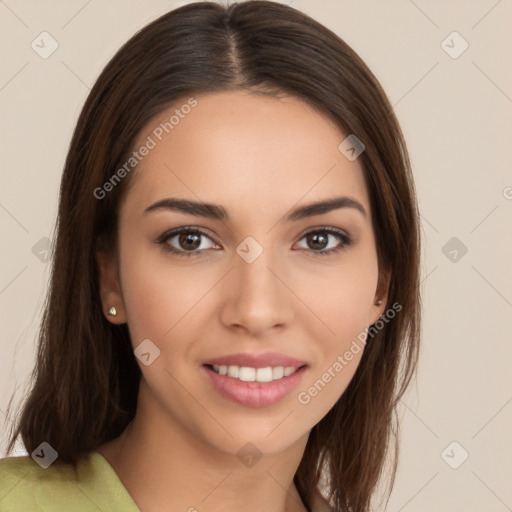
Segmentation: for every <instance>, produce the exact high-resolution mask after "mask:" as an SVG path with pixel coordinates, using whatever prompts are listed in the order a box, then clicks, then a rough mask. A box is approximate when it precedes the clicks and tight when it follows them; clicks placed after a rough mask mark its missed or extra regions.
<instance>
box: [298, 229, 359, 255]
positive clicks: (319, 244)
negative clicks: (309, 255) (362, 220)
mask: <svg viewBox="0 0 512 512" xmlns="http://www.w3.org/2000/svg"><path fill="white" fill-rule="evenodd" d="M330 239H334V240H336V239H337V240H338V244H337V245H331V247H329V243H330ZM301 240H305V242H306V247H304V246H302V247H301V249H309V250H310V251H309V252H313V254H314V255H315V256H316V255H318V256H326V255H329V254H334V253H336V252H338V251H340V250H343V249H347V248H348V247H349V246H350V245H351V243H352V238H350V236H349V235H347V234H346V233H344V232H343V231H341V230H338V229H336V228H321V229H315V230H314V231H309V232H308V233H306V234H305V235H304V236H303V237H302V239H301Z"/></svg>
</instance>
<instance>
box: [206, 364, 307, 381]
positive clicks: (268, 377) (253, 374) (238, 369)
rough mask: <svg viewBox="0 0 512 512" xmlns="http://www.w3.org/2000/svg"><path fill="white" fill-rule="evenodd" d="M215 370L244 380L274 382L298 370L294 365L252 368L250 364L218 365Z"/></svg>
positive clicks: (214, 366)
mask: <svg viewBox="0 0 512 512" xmlns="http://www.w3.org/2000/svg"><path fill="white" fill-rule="evenodd" d="M213 370H214V371H215V372H216V373H219V374H220V375H227V376H228V377H232V378H234V379H238V380H241V381H243V382H272V381H273V380H279V379H282V378H283V377H288V376H289V375H291V374H292V373H295V372H296V371H297V368H295V367H294V366H286V367H284V366H274V367H271V366H267V367H266V368H252V367H250V366H235V365H231V366H222V365H221V366H217V365H215V364H214V365H213Z"/></svg>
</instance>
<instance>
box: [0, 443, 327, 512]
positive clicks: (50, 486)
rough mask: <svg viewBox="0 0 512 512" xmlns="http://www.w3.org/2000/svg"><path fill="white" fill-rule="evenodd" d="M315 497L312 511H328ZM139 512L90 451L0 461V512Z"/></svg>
mask: <svg viewBox="0 0 512 512" xmlns="http://www.w3.org/2000/svg"><path fill="white" fill-rule="evenodd" d="M330 510H331V509H330V508H329V507H328V505H327V502H326V501H324V500H323V498H321V497H320V495H318V496H316V497H315V503H314V507H313V512H324V511H326V512H327V511H329V512H330ZM43 511H44V512H90V511H102V512H140V510H139V508H138V507H137V505H136V504H135V502H134V501H133V499H132V497H131V496H130V494H129V493H128V491H127V490H126V488H125V487H124V485H123V484H122V483H121V480H119V477H118V476H117V474H116V472H115V471H114V469H113V468H112V466H111V465H110V464H109V463H108V462H107V460H106V459H105V458H104V457H103V456H102V455H101V454H99V453H98V452H91V453H90V454H89V456H88V457H84V458H83V459H81V460H80V461H79V462H78V464H77V473H76V474H75V472H74V470H73V466H71V465H70V464H65V465H64V464H52V465H51V466H49V467H48V468H47V469H43V468H42V467H41V466H39V464H38V463H36V462H35V461H34V460H33V459H32V458H31V457H28V456H25V457H8V458H6V459H0V512H43Z"/></svg>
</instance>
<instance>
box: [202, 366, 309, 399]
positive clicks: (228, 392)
mask: <svg viewBox="0 0 512 512" xmlns="http://www.w3.org/2000/svg"><path fill="white" fill-rule="evenodd" d="M307 369H308V365H306V364H304V365H302V366H299V367H293V366H289V367H284V366H268V367H265V368H254V367H250V366H236V365H230V366H227V365H213V364H204V365H203V366H202V367H201V370H202V372H203V374H205V376H206V377H207V379H208V381H209V383H210V384H212V385H213V388H214V389H215V390H216V391H217V392H218V393H219V394H220V395H221V396H223V397H224V398H226V399H228V400H229V401H231V402H234V403H237V404H240V405H245V406H247V407H256V408H259V407H266V406H269V405H273V404H275V403H277V402H279V401H281V400H282V399H283V398H285V397H286V396H288V395H289V394H290V393H291V392H292V391H293V390H294V389H295V388H296V387H297V386H298V385H299V384H300V382H301V381H302V378H303V376H304V373H305V372H306V371H307Z"/></svg>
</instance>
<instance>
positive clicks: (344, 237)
mask: <svg viewBox="0 0 512 512" xmlns="http://www.w3.org/2000/svg"><path fill="white" fill-rule="evenodd" d="M183 232H185V233H187V232H193V233H197V234H200V235H201V236H204V237H206V238H208V239H210V240H211V241H212V242H213V243H214V244H215V245H221V244H219V243H217V242H216V241H215V240H214V239H213V238H212V237H211V236H210V234H208V233H207V232H206V230H205V229H203V228H200V227H198V226H190V225H188V226H180V227H177V228H173V229H170V230H167V231H165V232H164V233H163V234H162V235H160V236H159V237H158V238H157V240H156V242H155V243H157V244H160V245H162V246H164V245H165V244H166V242H167V241H168V240H170V239H171V238H174V237H175V236H178V235H180V234H182V233H183ZM317 232H325V233H328V234H331V235H333V236H337V237H338V239H339V240H340V242H341V246H337V247H335V248H331V249H322V250H320V251H314V250H312V249H304V248H300V249H299V250H301V251H306V252H309V253H312V254H313V255H319V256H325V255H329V254H334V253H336V252H338V251H340V250H346V249H347V248H348V247H349V246H350V245H352V244H353V243H354V242H355V239H354V238H353V237H352V236H351V235H349V234H348V233H347V232H346V231H345V230H343V229H340V228H337V227H335V226H314V227H309V228H307V229H305V230H304V231H303V232H302V233H301V234H300V235H298V241H299V242H300V241H301V240H302V239H303V238H304V237H305V236H307V235H309V234H314V233H317ZM165 250H167V251H168V252H171V253H174V254H176V255H178V256H188V257H195V256H200V255H201V254H203V253H204V252H207V250H206V249H199V250H194V251H185V250H180V249H176V248H175V247H172V246H170V245H169V246H168V247H166V248H165Z"/></svg>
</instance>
